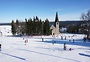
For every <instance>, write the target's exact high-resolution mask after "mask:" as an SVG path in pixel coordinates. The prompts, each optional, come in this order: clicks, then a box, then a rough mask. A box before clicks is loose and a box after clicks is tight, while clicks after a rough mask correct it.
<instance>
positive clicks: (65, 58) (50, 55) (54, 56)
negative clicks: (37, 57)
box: [18, 49, 80, 62]
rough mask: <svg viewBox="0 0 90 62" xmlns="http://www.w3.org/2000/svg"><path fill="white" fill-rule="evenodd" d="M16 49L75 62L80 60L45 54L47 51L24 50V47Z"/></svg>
mask: <svg viewBox="0 0 90 62" xmlns="http://www.w3.org/2000/svg"><path fill="white" fill-rule="evenodd" d="M18 50H22V51H27V52H32V53H37V54H42V55H47V56H52V57H56V58H62V59H67V60H71V61H75V62H80V61H78V60H74V59H69V58H65V57H60V56H56V55H51V54H47V53H41V52H37V51H32V50H26V49H18Z"/></svg>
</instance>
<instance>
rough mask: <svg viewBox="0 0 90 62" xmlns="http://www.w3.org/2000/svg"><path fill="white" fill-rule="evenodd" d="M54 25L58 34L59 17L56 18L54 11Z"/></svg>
mask: <svg viewBox="0 0 90 62" xmlns="http://www.w3.org/2000/svg"><path fill="white" fill-rule="evenodd" d="M55 27H56V34H59V19H58V13H57V12H56V17H55Z"/></svg>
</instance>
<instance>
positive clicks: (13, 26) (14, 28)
mask: <svg viewBox="0 0 90 62" xmlns="http://www.w3.org/2000/svg"><path fill="white" fill-rule="evenodd" d="M11 26H12V28H11V30H12V34H13V35H15V34H16V25H15V23H14V21H13V20H12V22H11Z"/></svg>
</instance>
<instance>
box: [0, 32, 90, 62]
mask: <svg viewBox="0 0 90 62" xmlns="http://www.w3.org/2000/svg"><path fill="white" fill-rule="evenodd" d="M61 36H63V40H61ZM65 37H66V40H65V39H64V38H65ZM83 37H84V35H81V34H64V33H63V34H60V35H59V36H58V37H52V36H32V37H31V36H23V37H12V36H9V37H8V36H0V43H1V44H2V48H1V51H0V62H90V42H89V41H87V42H86V43H84V42H83ZM42 38H43V40H44V41H43V42H42ZM72 39H74V40H75V42H74V43H73V41H72ZM25 40H28V42H27V43H25ZM70 40H71V41H70ZM53 41H56V43H55V44H52V42H53ZM64 43H66V46H67V50H63V44H64ZM69 48H71V49H72V50H71V51H70V50H69Z"/></svg>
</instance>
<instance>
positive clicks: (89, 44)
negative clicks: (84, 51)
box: [44, 39, 90, 47]
mask: <svg viewBox="0 0 90 62" xmlns="http://www.w3.org/2000/svg"><path fill="white" fill-rule="evenodd" d="M54 41H55V44H64V43H66V44H68V45H79V46H86V47H90V43H89V42H88V43H87V42H86V43H85V42H83V41H82V40H81V41H79V40H75V41H74V43H73V41H68V40H57V39H55V40H54ZM44 42H46V43H52V42H53V40H49V41H48V40H46V41H44Z"/></svg>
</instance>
